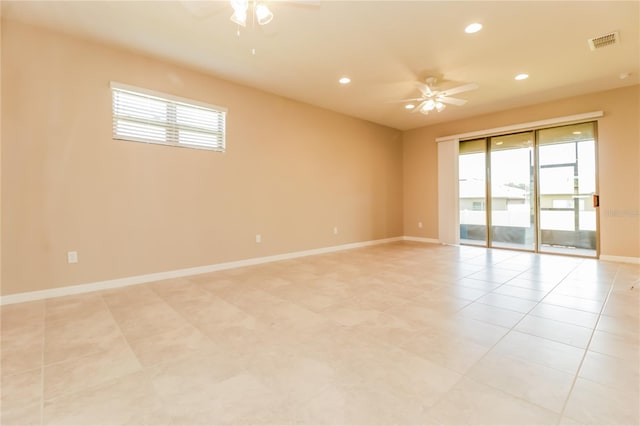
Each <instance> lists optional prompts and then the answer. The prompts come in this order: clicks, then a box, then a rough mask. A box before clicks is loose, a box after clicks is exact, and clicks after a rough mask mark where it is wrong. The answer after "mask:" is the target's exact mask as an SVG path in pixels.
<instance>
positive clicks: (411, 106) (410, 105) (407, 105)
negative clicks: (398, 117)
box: [404, 104, 416, 109]
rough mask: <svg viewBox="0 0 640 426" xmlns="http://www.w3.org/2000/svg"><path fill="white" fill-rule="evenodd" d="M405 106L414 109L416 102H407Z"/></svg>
mask: <svg viewBox="0 0 640 426" xmlns="http://www.w3.org/2000/svg"><path fill="white" fill-rule="evenodd" d="M404 107H405V108H406V109H414V108H415V107H416V106H415V105H414V104H406V105H405V106H404Z"/></svg>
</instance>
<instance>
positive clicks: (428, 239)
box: [402, 235, 440, 244]
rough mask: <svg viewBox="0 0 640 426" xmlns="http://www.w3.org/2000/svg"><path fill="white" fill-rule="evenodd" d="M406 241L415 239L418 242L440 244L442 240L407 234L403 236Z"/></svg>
mask: <svg viewBox="0 0 640 426" xmlns="http://www.w3.org/2000/svg"><path fill="white" fill-rule="evenodd" d="M402 239H403V240H404V241H415V242H418V243H431V244H440V240H438V239H435V238H423V237H409V236H407V235H405V236H404V237H402Z"/></svg>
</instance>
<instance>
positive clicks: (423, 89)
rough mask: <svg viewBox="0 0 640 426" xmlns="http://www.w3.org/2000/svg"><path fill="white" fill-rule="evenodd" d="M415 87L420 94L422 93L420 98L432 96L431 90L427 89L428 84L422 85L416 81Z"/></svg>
mask: <svg viewBox="0 0 640 426" xmlns="http://www.w3.org/2000/svg"><path fill="white" fill-rule="evenodd" d="M416 86H418V89H419V90H420V93H422V96H424V97H430V96H433V91H432V90H431V87H429V85H428V84H424V83H420V82H419V81H416Z"/></svg>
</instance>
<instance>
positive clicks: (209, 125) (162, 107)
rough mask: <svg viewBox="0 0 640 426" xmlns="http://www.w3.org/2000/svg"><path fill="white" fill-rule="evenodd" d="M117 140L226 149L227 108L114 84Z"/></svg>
mask: <svg viewBox="0 0 640 426" xmlns="http://www.w3.org/2000/svg"><path fill="white" fill-rule="evenodd" d="M111 92H112V95H113V138H114V139H120V140H128V141H136V142H149V143H158V144H162V145H172V146H181V147H188V148H198V149H209V150H214V151H222V152H224V150H225V119H226V114H227V110H226V108H221V107H217V106H215V105H207V104H204V103H201V102H197V101H192V100H189V99H182V98H178V97H175V96H171V95H165V94H162V93H156V92H152V91H149V90H145V89H139V88H136V87H132V86H126V85H124V84H119V83H113V82H112V83H111Z"/></svg>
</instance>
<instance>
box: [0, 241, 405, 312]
mask: <svg viewBox="0 0 640 426" xmlns="http://www.w3.org/2000/svg"><path fill="white" fill-rule="evenodd" d="M403 239H404V238H403V237H393V238H384V239H381V240H372V241H363V242H358V243H350V244H342V245H339V246H330V247H322V248H318V249H311V250H303V251H296V252H292V253H284V254H276V255H273V256H265V257H254V258H251V259H244V260H238V261H234V262H225V263H216V264H213V265H206V266H197V267H194V268H186V269H176V270H173V271H166V272H157V273H153V274H145V275H136V276H133V277H125V278H116V279H113V280H106V281H97V282H93V283H87V284H78V285H70V286H65V287H58V288H52V289H47V290H39V291H30V292H26V293H16V294H10V295H7V296H2V297H0V305H10V304H13V303H22V302H30V301H33V300H42V299H50V298H53V297H61V296H70V295H73V294H81V293H89V292H92V291H98V290H109V289H114V288H119V287H126V286H130V285H135V284H143V283H148V282H153V281H160V280H166V279H170V278H180V277H188V276H191V275H198V274H205V273H207V272H215V271H222V270H225V269H233V268H241V267H243V266H252V265H259V264H262V263H269V262H277V261H279V260H288V259H295V258H298V257H305V256H313V255H316V254H324V253H331V252H335V251H341V250H350V249H354V248H360V247H367V246H373V245H378V244H386V243H391V242H395V241H402V240H403Z"/></svg>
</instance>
